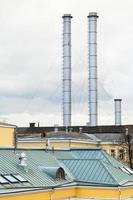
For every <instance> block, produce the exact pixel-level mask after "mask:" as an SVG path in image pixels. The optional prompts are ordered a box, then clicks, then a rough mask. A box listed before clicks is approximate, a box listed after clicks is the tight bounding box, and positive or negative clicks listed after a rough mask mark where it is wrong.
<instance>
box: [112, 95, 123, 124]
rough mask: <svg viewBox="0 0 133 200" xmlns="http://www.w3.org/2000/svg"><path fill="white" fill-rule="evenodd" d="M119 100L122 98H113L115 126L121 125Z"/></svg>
mask: <svg viewBox="0 0 133 200" xmlns="http://www.w3.org/2000/svg"><path fill="white" fill-rule="evenodd" d="M121 101H122V99H114V103H115V126H121Z"/></svg>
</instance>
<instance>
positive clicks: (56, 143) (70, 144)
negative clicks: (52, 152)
mask: <svg viewBox="0 0 133 200" xmlns="http://www.w3.org/2000/svg"><path fill="white" fill-rule="evenodd" d="M17 147H18V148H40V149H41V148H46V147H49V148H89V147H100V148H102V149H103V150H105V151H106V152H107V153H108V154H110V155H111V156H113V157H115V158H116V159H117V160H120V161H123V162H127V161H128V157H127V156H126V151H125V153H124V155H123V159H121V158H120V149H122V147H121V145H120V144H117V143H109V142H108V143H102V142H101V143H99V142H88V141H80V140H54V139H50V140H49V141H48V140H43V141H33V140H30V141H18V145H17Z"/></svg>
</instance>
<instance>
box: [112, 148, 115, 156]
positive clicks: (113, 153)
mask: <svg viewBox="0 0 133 200" xmlns="http://www.w3.org/2000/svg"><path fill="white" fill-rule="evenodd" d="M111 156H112V157H114V158H115V150H114V149H111Z"/></svg>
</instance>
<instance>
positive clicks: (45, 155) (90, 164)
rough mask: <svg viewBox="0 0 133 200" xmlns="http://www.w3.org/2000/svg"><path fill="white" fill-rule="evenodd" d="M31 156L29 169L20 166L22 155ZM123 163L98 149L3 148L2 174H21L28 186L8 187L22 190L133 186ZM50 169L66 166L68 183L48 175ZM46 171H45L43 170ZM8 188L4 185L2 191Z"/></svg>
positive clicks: (22, 184) (15, 185)
mask: <svg viewBox="0 0 133 200" xmlns="http://www.w3.org/2000/svg"><path fill="white" fill-rule="evenodd" d="M21 152H25V153H26V155H27V170H26V171H25V170H24V169H22V167H20V166H19V165H18V163H19V154H20V153H21ZM122 166H123V164H121V163H119V162H118V161H116V160H115V159H114V158H112V157H111V156H109V155H108V154H107V153H105V152H104V151H102V150H101V149H98V148H94V149H92V148H90V149H70V150H54V152H52V151H51V150H48V151H45V150H28V149H23V150H22V149H20V150H16V151H15V152H14V151H13V150H11V149H5V150H4V149H0V175H1V174H2V175H4V174H20V175H21V176H22V177H23V178H25V179H26V180H27V181H28V182H27V183H17V184H10V185H9V184H8V185H9V186H10V187H9V188H14V189H15V188H16V190H17V189H18V188H19V187H22V188H23V187H25V188H26V187H27V188H28V187H34V188H37V187H38V188H39V187H58V186H59V185H64V184H69V183H70V182H73V183H75V182H77V183H79V182H80V183H83V184H87V185H94V184H95V185H100V186H102V185H103V186H111V185H112V186H122V185H124V184H125V183H127V184H128V183H129V184H130V185H133V175H129V174H126V173H124V172H123V171H122V170H121V169H120V167H122ZM49 167H53V168H59V167H63V168H64V170H65V172H66V174H67V176H66V180H63V179H62V180H57V179H55V178H52V176H50V175H49V173H47V171H46V169H47V168H49ZM43 169H45V170H43ZM6 187H8V186H6V185H2V184H0V190H3V189H5V191H6Z"/></svg>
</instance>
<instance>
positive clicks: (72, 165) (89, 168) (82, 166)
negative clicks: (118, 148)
mask: <svg viewBox="0 0 133 200" xmlns="http://www.w3.org/2000/svg"><path fill="white" fill-rule="evenodd" d="M61 162H62V163H63V164H64V165H65V166H66V167H67V168H68V169H69V170H70V172H71V174H72V175H73V177H74V178H75V180H76V181H80V182H88V183H95V184H98V185H99V184H104V185H105V184H108V185H118V183H117V182H116V180H115V179H114V178H113V177H112V176H111V174H110V173H109V172H108V170H107V169H106V168H105V167H104V165H103V163H102V161H101V160H96V159H94V160H93V159H89V160H88V159H71V160H68V159H67V160H61Z"/></svg>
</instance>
